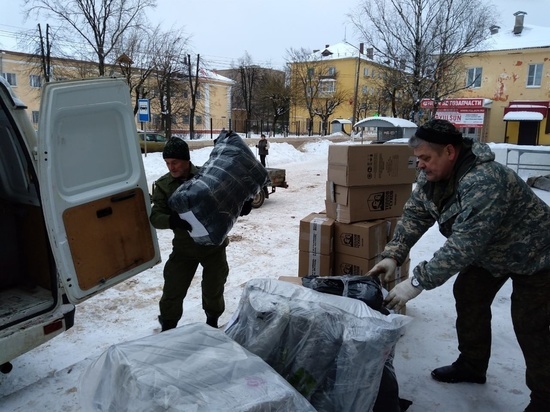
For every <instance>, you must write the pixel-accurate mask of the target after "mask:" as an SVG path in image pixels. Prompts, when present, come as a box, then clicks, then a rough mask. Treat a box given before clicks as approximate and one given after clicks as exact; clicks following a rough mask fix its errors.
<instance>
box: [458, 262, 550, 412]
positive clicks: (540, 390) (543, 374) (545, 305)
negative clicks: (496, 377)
mask: <svg viewBox="0 0 550 412" xmlns="http://www.w3.org/2000/svg"><path fill="white" fill-rule="evenodd" d="M509 278H511V279H512V286H513V292H512V296H511V302H512V304H511V311H512V322H513V325H514V331H515V334H516V337H517V340H518V342H519V345H520V347H521V350H522V352H523V356H524V358H525V364H526V367H527V371H526V384H527V387H528V388H529V389H530V390H531V398H532V399H533V400H537V401H538V402H542V403H543V404H546V405H549V406H550V269H548V270H544V271H541V272H538V273H536V274H534V275H530V276H527V275H512V276H510V277H502V278H495V277H493V276H492V275H491V274H490V273H489V272H488V271H486V270H485V269H481V268H479V267H468V268H467V269H466V270H464V271H462V272H460V273H459V275H458V276H457V279H456V281H455V284H454V287H453V293H454V297H455V300H456V312H457V320H456V331H457V335H458V350H459V352H460V356H459V359H458V362H459V363H464V364H466V365H468V366H469V367H470V368H471V369H472V370H473V371H474V372H476V373H477V374H480V375H485V373H486V371H487V367H488V365H489V357H490V355H491V303H492V302H493V299H494V298H495V295H496V294H497V292H498V291H499V289H500V288H501V287H502V286H503V285H504V283H505V282H506V281H507V280H508V279H509ZM549 410H550V409H549Z"/></svg>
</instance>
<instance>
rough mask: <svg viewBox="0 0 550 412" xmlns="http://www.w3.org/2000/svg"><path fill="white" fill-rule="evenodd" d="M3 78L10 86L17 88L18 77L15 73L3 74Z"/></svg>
mask: <svg viewBox="0 0 550 412" xmlns="http://www.w3.org/2000/svg"><path fill="white" fill-rule="evenodd" d="M2 76H3V77H4V79H6V80H7V81H8V83H9V84H10V86H17V76H16V75H15V73H2Z"/></svg>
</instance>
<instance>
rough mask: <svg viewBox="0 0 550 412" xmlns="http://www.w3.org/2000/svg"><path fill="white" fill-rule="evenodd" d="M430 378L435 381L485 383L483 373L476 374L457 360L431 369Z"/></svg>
mask: <svg viewBox="0 0 550 412" xmlns="http://www.w3.org/2000/svg"><path fill="white" fill-rule="evenodd" d="M432 378H434V379H435V380H436V381H439V382H446V383H459V382H470V383H485V381H486V380H487V378H486V377H485V375H479V374H476V373H475V372H473V371H472V370H471V369H470V368H469V367H468V366H466V365H463V364H460V363H458V362H454V363H453V364H452V365H449V366H442V367H441V368H437V369H434V370H433V371H432Z"/></svg>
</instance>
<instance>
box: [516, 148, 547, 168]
mask: <svg viewBox="0 0 550 412" xmlns="http://www.w3.org/2000/svg"><path fill="white" fill-rule="evenodd" d="M512 152H517V154H516V155H515V156H512V159H511V158H510V153H512ZM514 160H515V161H514ZM506 166H508V167H510V168H511V169H513V170H515V171H516V173H518V174H519V172H520V170H537V171H542V172H550V150H536V149H522V148H515V147H514V148H507V149H506Z"/></svg>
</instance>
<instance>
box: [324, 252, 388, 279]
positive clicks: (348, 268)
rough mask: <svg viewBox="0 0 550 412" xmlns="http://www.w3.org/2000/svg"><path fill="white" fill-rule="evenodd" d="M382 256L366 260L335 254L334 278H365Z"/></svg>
mask: <svg viewBox="0 0 550 412" xmlns="http://www.w3.org/2000/svg"><path fill="white" fill-rule="evenodd" d="M380 260H381V258H380V256H376V257H374V258H372V259H365V258H361V257H357V256H351V255H346V254H344V253H334V266H333V270H334V276H343V275H351V276H363V275H366V274H367V273H368V271H369V270H371V269H372V268H373V266H374V265H376V264H377V263H378V262H380Z"/></svg>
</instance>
